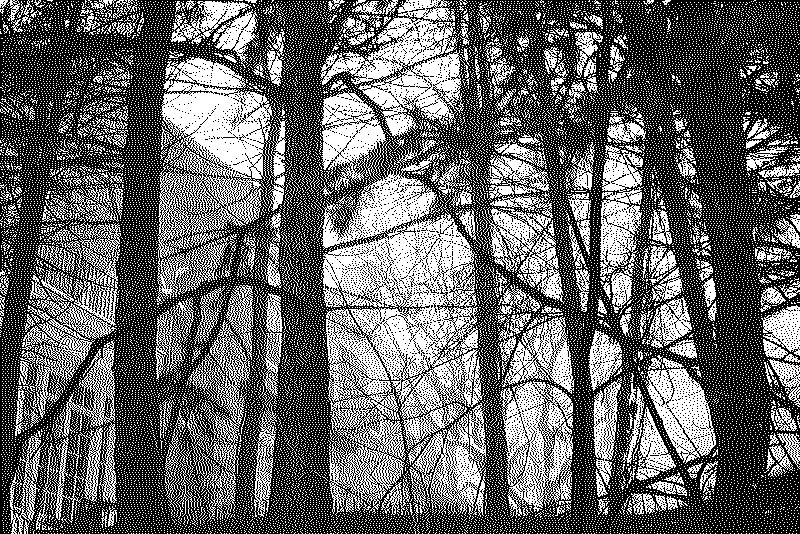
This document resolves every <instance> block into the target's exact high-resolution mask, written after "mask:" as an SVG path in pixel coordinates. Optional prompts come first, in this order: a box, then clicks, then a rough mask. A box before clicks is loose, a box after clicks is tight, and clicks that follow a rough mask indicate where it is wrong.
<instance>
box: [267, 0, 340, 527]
mask: <svg viewBox="0 0 800 534" xmlns="http://www.w3.org/2000/svg"><path fill="white" fill-rule="evenodd" d="M285 9H286V30H285V37H284V58H283V74H282V87H283V89H284V93H283V96H284V105H285V116H286V174H285V182H284V196H283V203H282V204H281V223H280V244H279V255H278V271H279V273H280V279H281V318H282V323H283V324H282V327H283V328H282V338H281V358H280V363H279V365H278V396H277V401H276V410H275V416H276V423H275V449H274V455H273V467H272V483H271V486H270V499H269V508H270V512H269V516H270V518H271V519H272V521H277V522H280V523H282V524H283V528H284V530H286V531H294V532H299V533H312V532H314V533H317V532H322V533H324V532H327V531H328V524H329V521H330V514H331V508H332V496H331V488H330V434H331V406H330V399H329V391H328V387H329V382H330V369H329V364H328V347H327V335H326V331H325V298H324V286H323V261H324V255H323V248H322V230H323V222H324V203H323V182H324V176H323V166H322V112H323V103H324V99H323V92H322V83H321V77H322V66H323V64H324V62H325V59H326V56H327V53H326V51H325V50H326V37H327V36H328V35H329V31H328V13H329V8H328V2H327V1H326V0H307V1H304V2H289V3H287V4H286V7H285Z"/></svg>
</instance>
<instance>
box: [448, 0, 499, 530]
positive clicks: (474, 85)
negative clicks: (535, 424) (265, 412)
mask: <svg viewBox="0 0 800 534" xmlns="http://www.w3.org/2000/svg"><path fill="white" fill-rule="evenodd" d="M454 9H455V10H460V6H459V5H458V2H454ZM466 14H467V37H468V40H469V45H468V47H467V50H466V52H467V53H466V58H464V57H463V56H462V58H461V61H460V65H461V70H462V73H461V80H462V87H461V94H462V100H463V103H464V117H465V120H464V126H465V127H466V129H467V132H466V134H467V135H468V136H469V139H470V145H469V160H470V161H469V167H468V169H469V170H468V173H469V183H470V187H471V189H472V205H473V214H474V215H473V218H474V230H475V244H476V246H477V247H478V248H479V249H480V250H481V251H482V252H483V253H484V256H483V257H481V256H475V259H474V266H475V271H474V277H475V318H476V323H477V330H478V350H477V360H478V368H479V374H480V384H481V398H482V408H483V431H484V436H485V443H486V456H485V463H484V465H483V469H484V492H483V510H484V515H485V516H486V517H487V520H488V521H489V522H490V523H491V522H495V521H496V522H502V521H504V520H506V519H507V518H508V515H509V512H510V508H509V501H508V444H507V441H506V425H505V403H504V402H503V396H502V382H501V380H502V377H501V358H500V340H499V325H498V317H497V315H498V313H499V310H500V306H499V302H498V300H499V299H498V295H497V288H496V287H495V277H494V270H493V269H492V267H491V265H490V264H489V259H490V258H492V257H493V256H494V254H493V246H492V233H493V225H494V221H493V220H492V212H491V207H490V184H491V174H492V172H491V157H492V152H493V148H494V133H493V130H494V124H495V117H494V103H493V95H492V89H491V75H490V72H489V68H488V65H487V59H486V45H485V42H484V39H483V28H482V24H481V20H480V14H479V10H478V5H477V3H476V2H475V1H474V0H468V2H467V8H466ZM459 15H460V13H459V12H458V11H457V12H456V32H457V39H459V40H460V39H461V32H462V28H461V20H460V19H461V17H460V16H459Z"/></svg>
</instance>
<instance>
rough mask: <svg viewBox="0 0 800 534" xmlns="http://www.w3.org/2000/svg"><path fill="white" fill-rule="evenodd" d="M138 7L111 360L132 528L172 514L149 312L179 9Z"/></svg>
mask: <svg viewBox="0 0 800 534" xmlns="http://www.w3.org/2000/svg"><path fill="white" fill-rule="evenodd" d="M139 6H140V8H141V14H142V26H141V30H140V32H139V36H138V37H139V38H138V43H137V46H136V47H135V48H134V50H133V62H132V66H131V73H130V85H129V87H128V96H127V112H128V117H127V137H126V140H125V148H124V151H123V169H124V170H123V184H122V216H121V219H120V244H119V256H118V259H117V307H116V322H117V324H118V325H125V326H126V327H127V328H126V329H125V330H123V331H122V332H121V333H120V335H119V336H118V337H117V339H116V340H115V343H114V365H113V371H114V410H115V430H116V439H115V441H114V465H115V466H116V475H117V485H116V497H117V503H118V505H117V524H118V525H119V526H120V527H121V528H122V529H124V530H126V531H128V532H148V531H161V530H163V529H164V528H165V527H166V525H167V524H168V519H169V510H168V509H167V498H166V489H165V485H164V484H165V481H164V464H163V461H164V460H163V458H164V455H163V454H162V452H161V449H162V447H168V444H167V443H162V438H161V424H160V420H161V407H160V406H159V404H158V402H157V399H158V398H159V395H158V392H157V390H156V379H157V364H158V363H157V355H156V346H157V344H156V334H157V332H156V328H157V318H156V317H155V316H154V315H152V313H151V311H152V310H154V309H155V308H156V307H157V306H158V288H159V283H158V259H159V255H158V254H159V198H160V191H161V173H162V170H163V166H162V160H161V135H162V123H163V118H162V107H163V105H164V83H165V80H166V68H167V60H168V59H169V48H168V45H169V43H171V41H172V28H173V24H174V21H175V9H176V7H175V2H174V1H167V2H162V1H159V0H152V1H142V2H140V4H139ZM145 510H146V511H147V512H144V511H145Z"/></svg>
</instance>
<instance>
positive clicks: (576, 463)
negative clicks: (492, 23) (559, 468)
mask: <svg viewBox="0 0 800 534" xmlns="http://www.w3.org/2000/svg"><path fill="white" fill-rule="evenodd" d="M535 38H536V39H537V40H538V41H539V42H540V45H539V50H538V51H537V53H535V55H534V57H533V58H532V59H533V62H534V64H535V67H534V68H535V73H534V76H535V78H536V87H537V92H538V97H539V101H540V102H542V115H543V123H542V125H541V134H542V143H543V145H544V153H545V154H544V155H545V165H546V168H547V179H548V188H549V194H550V205H551V211H552V222H553V239H554V241H555V249H556V260H557V262H558V274H559V279H560V281H561V297H562V302H563V304H564V322H565V327H566V335H567V346H568V347H569V353H570V366H571V372H572V465H571V478H572V485H571V494H570V501H571V506H570V508H571V519H572V522H573V529H576V530H581V529H583V531H585V532H593V531H594V529H596V521H597V519H596V518H597V514H598V507H597V481H596V464H595V445H594V393H593V391H592V383H591V373H590V369H589V352H590V351H589V350H588V349H589V348H590V347H587V343H586V342H585V341H586V339H588V338H587V335H588V333H586V332H584V321H583V315H582V313H581V304H580V293H579V290H578V281H577V275H576V271H577V265H576V263H575V256H574V253H573V249H572V237H571V236H570V230H569V226H570V223H569V209H570V206H569V195H568V192H567V180H566V171H565V168H564V167H565V166H564V164H563V163H562V162H561V155H560V153H559V148H560V147H559V144H558V139H557V138H556V135H555V132H556V131H557V120H556V110H555V103H554V101H553V94H552V92H551V89H550V86H551V82H550V75H549V74H548V73H547V70H546V63H545V55H544V48H543V43H542V41H543V39H544V36H543V35H539V36H536V37H535ZM591 334H592V337H593V336H594V332H592V333H591Z"/></svg>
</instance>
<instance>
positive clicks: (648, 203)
mask: <svg viewBox="0 0 800 534" xmlns="http://www.w3.org/2000/svg"><path fill="white" fill-rule="evenodd" d="M645 129H646V130H645V131H646V134H645V135H646V137H645V153H644V157H643V169H642V196H641V205H640V208H639V209H640V219H639V229H638V230H637V232H636V243H635V246H636V252H635V254H634V260H633V274H632V276H631V302H632V304H631V317H630V322H629V323H628V337H630V339H631V341H632V343H631V345H633V344H638V343H639V341H640V340H641V338H642V328H641V322H642V307H643V305H644V302H645V300H646V298H647V295H646V285H645V277H646V276H647V272H648V269H647V266H646V265H645V257H646V256H647V252H648V249H649V239H650V225H651V222H652V219H653V191H652V189H653V174H652V173H653V158H654V155H655V152H656V151H658V150H659V148H660V147H659V146H658V145H656V144H654V143H652V142H651V141H652V134H653V132H652V130H651V129H648V128H647V125H645ZM637 359H638V352H637V351H635V350H631V349H630V346H629V345H626V346H624V347H623V348H622V377H621V379H620V386H619V391H618V392H617V409H616V411H617V419H616V423H615V433H614V446H613V449H612V453H611V475H610V477H609V489H608V495H609V501H608V515H609V517H614V516H617V515H618V514H619V513H620V511H621V509H622V506H623V504H624V499H623V491H624V489H625V484H626V483H627V480H628V477H629V474H628V473H626V466H625V461H626V458H627V453H628V451H629V450H630V446H631V430H632V428H631V423H632V418H633V413H632V412H631V410H630V398H631V386H632V385H633V369H632V366H633V365H637V364H638V362H637Z"/></svg>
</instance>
